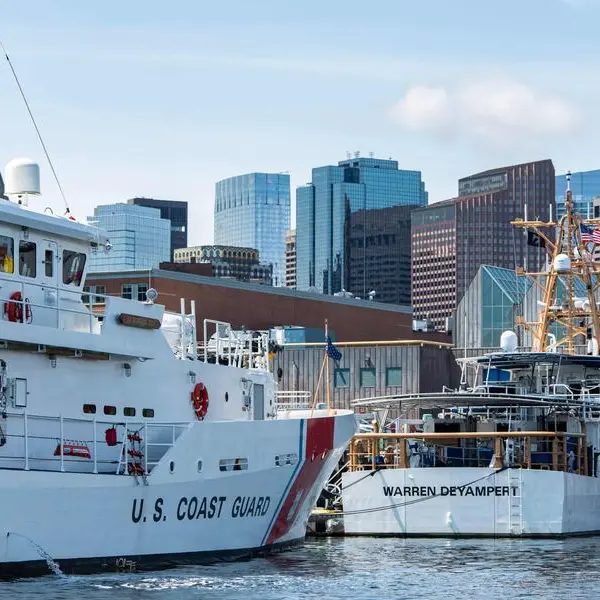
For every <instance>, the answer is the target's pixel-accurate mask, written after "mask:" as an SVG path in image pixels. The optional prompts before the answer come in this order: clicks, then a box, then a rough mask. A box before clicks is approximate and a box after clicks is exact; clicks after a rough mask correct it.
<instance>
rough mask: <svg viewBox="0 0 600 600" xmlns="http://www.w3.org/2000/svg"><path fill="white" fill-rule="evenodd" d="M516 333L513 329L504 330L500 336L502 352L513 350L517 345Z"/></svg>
mask: <svg viewBox="0 0 600 600" xmlns="http://www.w3.org/2000/svg"><path fill="white" fill-rule="evenodd" d="M518 343H519V342H518V340H517V334H516V333H515V332H514V331H505V332H504V333H503V334H502V335H501V336H500V348H502V350H504V352H514V351H515V350H516V349H517V346H518Z"/></svg>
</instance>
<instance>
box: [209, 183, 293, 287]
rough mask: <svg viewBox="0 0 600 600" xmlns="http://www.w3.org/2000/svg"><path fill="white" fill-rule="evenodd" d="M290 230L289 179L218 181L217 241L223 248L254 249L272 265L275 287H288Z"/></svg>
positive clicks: (263, 260) (216, 209) (216, 189)
mask: <svg viewBox="0 0 600 600" xmlns="http://www.w3.org/2000/svg"><path fill="white" fill-rule="evenodd" d="M289 227H290V176H289V175H288V174H286V173H249V174H247V175H238V176H236V177H230V178H228V179H223V180H222V181H219V182H217V184H216V186H215V236H214V237H215V239H214V243H215V244H217V245H222V246H240V247H246V248H255V249H256V250H258V252H259V253H260V257H261V261H262V262H263V263H266V264H268V263H270V264H272V265H273V284H274V285H276V286H283V285H285V234H286V231H287V230H288V229H289Z"/></svg>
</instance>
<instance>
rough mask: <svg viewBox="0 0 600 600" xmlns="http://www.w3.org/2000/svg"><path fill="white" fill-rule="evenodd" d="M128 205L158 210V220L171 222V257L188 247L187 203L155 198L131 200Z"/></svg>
mask: <svg viewBox="0 0 600 600" xmlns="http://www.w3.org/2000/svg"><path fill="white" fill-rule="evenodd" d="M127 203H128V204H135V205H137V206H147V207H148V208H158V210H160V218H161V219H168V220H169V221H171V256H170V259H171V260H172V259H173V253H174V251H175V250H176V249H177V248H185V247H186V246H187V245H188V203H187V202H181V201H179V200H157V199H156V198H131V199H130V200H127Z"/></svg>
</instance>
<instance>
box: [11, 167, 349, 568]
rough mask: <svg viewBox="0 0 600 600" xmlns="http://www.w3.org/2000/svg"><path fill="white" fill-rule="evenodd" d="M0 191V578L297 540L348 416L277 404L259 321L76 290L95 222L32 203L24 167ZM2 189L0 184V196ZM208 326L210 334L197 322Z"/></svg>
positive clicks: (163, 560) (97, 234)
mask: <svg viewBox="0 0 600 600" xmlns="http://www.w3.org/2000/svg"><path fill="white" fill-rule="evenodd" d="M6 193H7V197H6V198H3V199H0V314H1V316H2V318H1V319H0V493H1V495H2V502H1V504H2V513H1V515H0V536H1V537H2V540H3V541H2V543H0V576H12V575H18V574H29V573H32V574H33V573H38V572H44V571H46V570H47V567H46V562H45V560H44V558H43V557H44V556H52V557H53V559H55V560H57V561H58V563H59V564H60V566H61V568H62V569H63V571H94V570H99V569H103V570H121V569H123V568H125V569H128V570H132V569H138V568H143V567H146V566H163V565H169V564H174V563H177V562H181V561H183V560H197V559H198V557H208V558H210V559H212V558H214V557H218V556H221V555H227V556H234V557H235V556H247V555H250V554H252V553H254V552H256V551H259V550H265V549H269V548H273V547H281V546H285V545H288V544H293V543H298V542H300V541H302V540H303V538H304V535H305V528H306V522H307V518H308V514H309V511H310V509H311V507H312V506H313V504H314V502H315V500H316V497H317V496H318V494H319V492H320V490H321V489H322V487H323V484H324V482H325V480H326V478H327V475H328V474H329V473H330V472H331V470H332V469H333V467H334V466H335V465H336V464H337V462H338V460H339V457H340V455H341V453H342V452H343V450H344V448H345V446H346V445H347V442H348V440H349V439H350V438H351V436H352V434H353V432H354V428H355V420H354V415H353V413H352V411H339V410H338V411H333V410H328V409H322V410H311V409H310V408H309V409H307V410H291V411H285V412H283V411H280V410H278V406H277V396H276V391H277V390H276V386H275V384H274V381H273V377H272V374H271V373H270V372H269V363H268V347H267V346H268V343H267V339H266V337H265V336H264V335H262V334H252V333H251V332H246V333H243V334H238V335H236V334H234V332H232V330H231V326H230V325H229V324H227V323H220V322H215V321H209V320H206V321H205V322H204V323H203V330H204V335H203V339H202V341H201V344H200V346H198V344H197V331H196V330H197V325H196V315H195V306H194V304H193V303H192V305H191V307H190V308H187V309H186V306H185V303H184V301H183V300H182V310H181V313H180V314H174V313H167V312H165V310H164V307H163V306H161V305H160V304H158V303H156V302H155V300H156V293H155V292H154V290H149V293H148V296H147V299H146V301H142V302H140V301H134V300H128V299H124V298H120V297H114V296H107V297H105V298H103V303H104V310H103V313H102V314H101V315H98V314H96V313H95V312H94V310H92V309H93V307H92V306H91V305H89V304H86V303H85V302H84V300H85V299H86V296H87V298H88V299H89V295H84V294H83V287H84V284H85V276H86V272H87V267H88V260H89V256H90V254H91V253H94V252H104V251H106V249H107V247H109V245H110V244H109V240H108V239H107V237H106V234H105V233H104V232H102V231H101V230H99V229H97V228H96V227H93V226H90V225H88V224H84V223H79V222H77V221H75V220H73V218H72V217H70V215H67V216H64V217H63V216H57V215H53V214H47V212H39V211H38V210H36V208H37V206H39V201H38V198H39V196H38V194H39V167H38V166H37V165H36V164H35V163H33V162H31V161H28V160H19V161H15V162H13V163H11V164H10V165H9V166H8V167H7V170H6ZM0 195H2V194H0ZM213 331H214V332H215V333H214V334H213V335H211V333H212V332H213Z"/></svg>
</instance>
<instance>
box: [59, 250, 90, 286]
mask: <svg viewBox="0 0 600 600" xmlns="http://www.w3.org/2000/svg"><path fill="white" fill-rule="evenodd" d="M84 268H85V254H83V253H82V252H73V251H72V250H63V283H66V284H67V285H79V284H80V283H81V280H82V279H83V269H84Z"/></svg>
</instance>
